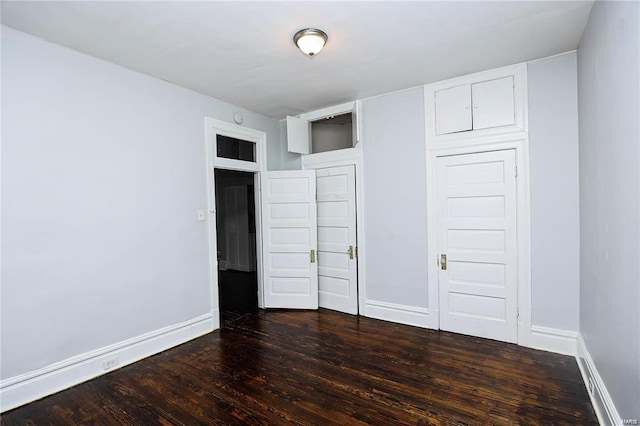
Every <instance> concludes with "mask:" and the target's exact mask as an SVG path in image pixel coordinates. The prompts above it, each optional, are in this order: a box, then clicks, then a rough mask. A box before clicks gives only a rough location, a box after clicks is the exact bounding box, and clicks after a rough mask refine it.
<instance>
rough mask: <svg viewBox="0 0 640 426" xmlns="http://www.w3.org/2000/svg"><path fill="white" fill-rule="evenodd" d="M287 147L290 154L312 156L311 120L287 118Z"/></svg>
mask: <svg viewBox="0 0 640 426" xmlns="http://www.w3.org/2000/svg"><path fill="white" fill-rule="evenodd" d="M287 146H288V151H289V152H295V153H298V154H311V139H310V137H309V120H305V119H303V118H298V117H291V116H287Z"/></svg>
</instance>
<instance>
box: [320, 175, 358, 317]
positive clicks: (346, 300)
mask: <svg viewBox="0 0 640 426" xmlns="http://www.w3.org/2000/svg"><path fill="white" fill-rule="evenodd" d="M316 186H317V203H318V290H319V305H320V306H321V307H323V308H328V309H334V310H336V311H341V312H346V313H349V314H354V315H356V314H358V279H357V275H358V270H357V260H356V249H357V247H356V184H355V168H354V166H353V165H349V166H340V167H330V168H325V169H317V170H316Z"/></svg>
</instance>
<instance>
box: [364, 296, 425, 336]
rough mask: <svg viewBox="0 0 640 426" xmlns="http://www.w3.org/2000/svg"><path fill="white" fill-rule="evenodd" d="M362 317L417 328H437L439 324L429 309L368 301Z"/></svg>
mask: <svg viewBox="0 0 640 426" xmlns="http://www.w3.org/2000/svg"><path fill="white" fill-rule="evenodd" d="M361 315H363V316H365V317H369V318H376V319H380V320H384V321H391V322H395V323H399V324H405V325H413V326H415V327H422V328H432V329H436V328H437V323H436V322H435V321H434V317H433V315H431V313H430V312H429V309H427V308H418V307H415V306H408V305H399V304H396V303H388V302H380V301H377V300H371V299H367V300H366V301H365V303H364V309H363V312H362V313H361ZM435 319H437V318H435Z"/></svg>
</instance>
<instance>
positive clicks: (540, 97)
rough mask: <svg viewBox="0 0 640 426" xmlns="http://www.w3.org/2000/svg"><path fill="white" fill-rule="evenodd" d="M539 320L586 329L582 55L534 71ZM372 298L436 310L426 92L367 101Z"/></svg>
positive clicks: (535, 315)
mask: <svg viewBox="0 0 640 426" xmlns="http://www.w3.org/2000/svg"><path fill="white" fill-rule="evenodd" d="M529 73H530V74H529V98H530V99H529V107H530V108H531V109H530V118H529V120H530V154H531V222H532V223H531V227H532V265H531V269H532V290H531V292H532V322H533V324H534V325H538V326H545V327H551V328H559V329H563V330H573V331H577V330H578V326H579V318H578V317H579V255H578V253H579V226H578V223H579V211H578V140H577V138H578V133H577V96H576V55H575V53H572V54H567V55H563V56H559V57H555V58H551V59H547V60H541V61H537V62H535V63H532V64H530V66H529ZM362 129H363V145H362V147H363V148H362V149H363V155H364V190H365V209H364V214H365V226H366V228H365V235H366V253H367V260H366V268H367V270H366V272H365V273H366V285H367V290H366V296H367V298H369V299H373V300H376V301H382V302H388V303H397V304H402V305H408V306H415V307H422V308H426V307H427V306H428V305H427V302H428V300H427V287H428V284H427V268H426V261H427V253H426V238H427V231H426V196H427V195H426V176H425V174H426V159H425V139H424V105H423V90H422V88H415V89H410V90H406V91H402V92H398V93H392V94H389V95H385V96H380V97H375V98H371V99H365V100H363V101H362Z"/></svg>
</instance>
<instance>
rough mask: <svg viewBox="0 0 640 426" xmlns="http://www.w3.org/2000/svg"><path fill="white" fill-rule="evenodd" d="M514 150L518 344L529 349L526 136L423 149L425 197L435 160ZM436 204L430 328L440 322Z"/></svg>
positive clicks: (430, 246) (431, 224)
mask: <svg viewBox="0 0 640 426" xmlns="http://www.w3.org/2000/svg"><path fill="white" fill-rule="evenodd" d="M505 149H514V150H515V155H516V166H517V180H516V191H517V197H516V203H517V207H516V208H517V213H516V217H517V227H516V229H517V239H518V344H519V345H522V346H529V345H530V343H529V342H530V340H531V227H530V220H531V214H530V194H529V138H528V135H527V133H524V132H523V133H517V134H511V135H496V136H487V137H478V138H473V139H463V140H458V141H451V142H449V144H448V146H442V145H439V146H431V147H429V146H427V194H436V193H437V181H436V160H437V158H438V157H442V156H450V155H462V154H474V153H481V152H489V151H499V150H505ZM437 212H438V210H437V200H436V198H435V197H433V196H429V197H427V256H428V259H427V271H428V275H427V276H428V295H429V296H428V297H429V317H430V325H431V326H432V328H435V329H438V328H439V325H440V324H439V322H440V314H439V303H438V288H439V284H438V262H437V261H438V258H437V256H438V254H439V253H438V227H437Z"/></svg>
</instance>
